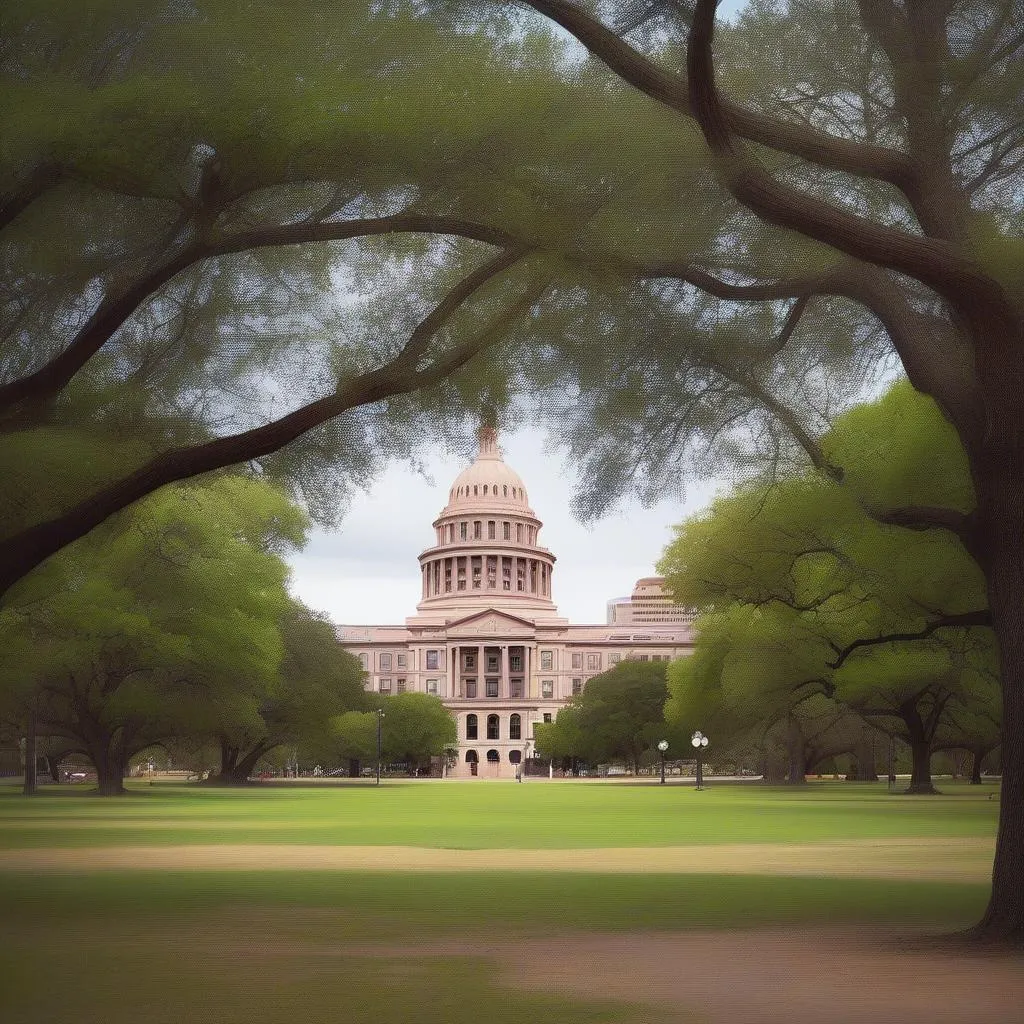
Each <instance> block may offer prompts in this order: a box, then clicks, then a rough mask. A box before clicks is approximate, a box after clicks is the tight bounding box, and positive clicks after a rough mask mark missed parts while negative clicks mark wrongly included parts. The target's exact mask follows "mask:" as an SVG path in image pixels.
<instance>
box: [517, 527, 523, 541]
mask: <svg viewBox="0 0 1024 1024" xmlns="http://www.w3.org/2000/svg"><path fill="white" fill-rule="evenodd" d="M516 543H517V544H522V543H523V524H522V523H516Z"/></svg>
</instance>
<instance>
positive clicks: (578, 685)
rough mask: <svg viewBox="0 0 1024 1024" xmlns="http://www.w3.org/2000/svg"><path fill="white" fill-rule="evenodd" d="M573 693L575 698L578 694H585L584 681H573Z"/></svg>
mask: <svg viewBox="0 0 1024 1024" xmlns="http://www.w3.org/2000/svg"><path fill="white" fill-rule="evenodd" d="M572 692H573V696H575V695H576V694H577V693H582V692H583V680H582V679H574V680H573V681H572Z"/></svg>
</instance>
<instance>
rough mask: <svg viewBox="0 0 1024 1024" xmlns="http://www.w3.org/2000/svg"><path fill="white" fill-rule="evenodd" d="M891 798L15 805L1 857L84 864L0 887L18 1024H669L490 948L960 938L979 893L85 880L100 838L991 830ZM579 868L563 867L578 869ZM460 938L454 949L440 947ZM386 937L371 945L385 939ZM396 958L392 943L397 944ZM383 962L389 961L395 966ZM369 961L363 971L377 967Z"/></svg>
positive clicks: (213, 794)
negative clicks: (724, 933) (867, 931)
mask: <svg viewBox="0 0 1024 1024" xmlns="http://www.w3.org/2000/svg"><path fill="white" fill-rule="evenodd" d="M948 788H949V790H950V792H949V794H948V795H946V796H943V797H935V798H906V797H895V796H889V795H888V794H887V793H886V792H885V787H884V786H876V787H867V786H848V785H843V784H839V783H829V784H820V785H811V786H809V787H808V788H807V789H806V791H801V792H792V791H788V790H783V789H776V790H772V789H764V788H761V787H759V786H728V787H726V786H720V787H713V788H711V789H709V790H707V791H706V792H704V793H695V792H694V791H693V790H692V789H691V788H689V787H684V786H665V787H660V786H657V785H647V786H630V785H621V784H612V785H605V784H589V783H588V784H577V783H571V784H553V785H549V784H532V785H531V784H527V785H523V786H516V785H515V784H510V785H503V784H480V785H472V784H449V785H444V784H409V785H403V784H401V783H394V782H392V783H388V784H386V785H384V786H382V787H381V788H380V789H379V790H376V789H374V788H369V787H359V786H338V787H317V788H314V787H308V788H304V787H284V786H282V787H271V788H265V789H258V788H257V789H251V790H242V791H218V790H210V789H205V788H198V787H184V786H170V785H168V786H159V785H158V786H154V787H149V786H145V785H144V786H141V787H139V788H138V789H136V790H135V791H134V792H133V793H131V794H129V795H128V796H126V797H123V798H119V799H99V798H97V797H95V796H92V795H89V794H88V793H86V792H85V791H84V790H77V789H76V790H67V789H64V790H62V791H58V790H56V789H48V790H47V791H45V792H44V794H43V795H41V796H40V797H39V798H38V799H34V800H25V799H23V798H21V797H20V796H19V795H17V794H16V793H15V792H13V791H7V792H3V791H0V792H2V795H0V842H2V843H3V845H5V846H6V847H8V848H18V847H21V848H30V849H32V848H40V847H44V846H56V847H72V848H75V849H81V850H82V855H83V867H82V869H81V870H79V871H76V872H72V873H59V872H58V873H45V872H38V871H32V870H27V871H26V870H21V871H10V872H0V1019H2V1020H3V1021H4V1024H48V1022H53V1024H58V1022H60V1024H63V1022H65V1021H74V1022H75V1024H122V1022H123V1024H129V1022H136V1021H145V1022H146V1024H165V1022H166V1024H181V1022H182V1021H191V1020H196V1021H203V1022H206V1021H209V1022H211V1024H213V1022H216V1024H236V1022H237V1024H286V1022H287V1024H291V1022H293V1021H295V1020H298V1021H301V1022H302V1024H321V1022H323V1024H327V1022H331V1024H333V1022H335V1021H345V1022H346V1024H392V1022H393V1024H404V1022H406V1021H417V1022H424V1024H434V1022H437V1024H447V1022H451V1024H470V1022H477V1021H479V1020H481V1019H486V1020H487V1021H488V1022H489V1024H514V1022H518V1021H521V1020H524V1019H525V1020H534V1019H542V1020H557V1021H558V1022H559V1024H598V1022H607V1024H640V1022H648V1024H662V1022H667V1021H669V1020H672V1021H687V1022H688V1021H694V1022H697V1021H699V1020H700V1019H701V1017H700V1016H699V1014H694V1013H692V1012H691V1010H690V1008H688V1007H673V1008H671V1011H669V1010H668V1009H666V1008H665V1007H664V1006H661V1007H659V1006H650V1005H644V1004H643V1003H642V1000H641V1001H638V1002H637V1003H630V1004H623V1003H614V1002H609V1001H608V1000H604V999H598V998H594V999H583V1000H581V999H571V998H561V997H558V996H557V995H553V994H546V993H543V992H530V991H527V990H524V989H520V988H513V987H511V986H510V985H509V984H508V983H507V982H506V981H505V980H503V976H502V971H501V966H502V965H501V957H500V955H499V954H493V953H492V954H486V955H485V954H483V953H480V954H475V953H474V952H473V950H474V949H475V945H476V944H478V943H486V942H493V941H496V940H501V941H503V940H518V941H521V940H524V939H525V940H529V938H530V937H533V936H564V937H565V939H564V941H565V945H566V948H570V947H571V945H572V942H573V936H574V935H583V934H585V933H594V932H612V933H621V934H622V938H623V942H630V943H632V942H635V941H637V939H636V936H637V935H639V934H640V933H642V932H645V931H648V932H649V931H673V930H679V929H708V928H711V929H718V928H750V927H758V926H769V925H770V926H779V925H787V926H793V927H802V926H808V925H814V924H829V925H835V924H843V923H880V924H887V925H896V926H898V927H900V928H906V929H907V930H908V931H913V930H914V929H915V928H919V927H928V928H935V927H938V928H942V929H956V928H960V927H963V926H965V925H967V924H969V923H971V922H972V921H974V920H976V919H977V917H978V915H979V914H980V913H981V910H982V909H983V907H984V904H985V899H986V896H987V887H986V886H984V885H966V884H951V883H938V882H913V881H898V880H887V881H882V880H872V879H862V878H831V877H829V878H792V877H771V876H750V875H732V876H727V875H697V874H687V875H683V874H679V875H668V874H647V873H643V871H642V864H639V865H638V867H640V868H641V870H638V871H637V872H636V873H634V874H617V875H600V874H584V873H580V874H572V873H550V874H549V873H539V872H536V873H528V872H517V873H512V872H498V871H495V872H467V873H448V874H432V873H403V872H401V871H394V870H382V871H380V872H366V871H363V872H357V871H327V870H310V871H301V872H299V871H289V870H276V871H273V872H260V871H197V870H192V871H185V870H182V871H172V872H167V871H149V870H135V871H131V872H124V873H119V872H113V871H106V872H104V871H95V872H93V871H90V870H88V868H87V867H86V866H85V858H86V857H87V851H86V850H85V849H84V848H85V847H88V846H95V845H101V844H103V845H105V844H115V845H124V846H128V845H132V844H140V843H141V844H146V845H152V844H160V843H166V844H180V843H219V842H230V843H246V842H261V843H266V842H288V843H318V844H323V843H341V844H372V845H388V844H402V845H405V844H409V845H418V846H433V847H442V848H464V847H477V848H482V847H494V848H502V847H512V848H529V847H536V848H559V847H563V848H566V849H571V848H573V847H612V846H630V845H633V846H649V845H668V844H671V845H676V844H683V843H730V842H735V843H745V842H752V841H756V842H766V841H772V842H780V843H807V842H814V841H816V840H820V841H832V840H840V839H857V838H899V837H901V836H905V837H908V838H914V839H917V840H919V839H920V838H921V837H928V836H936V837H967V836H977V837H989V836H991V835H992V834H993V833H994V829H995V822H996V812H997V802H996V801H995V800H990V799H989V798H988V797H989V794H990V793H991V792H992V790H991V789H989V788H987V787H986V788H985V789H983V790H981V791H979V790H978V789H977V788H976V787H975V788H969V787H966V786H963V787H959V786H958V787H948ZM566 856H567V857H570V858H571V856H572V854H571V853H567V854H566ZM445 942H448V943H452V942H464V943H466V949H464V950H462V951H461V952H459V953H457V954H452V953H450V952H449V953H445V954H443V955H431V954H433V953H434V952H435V951H436V949H437V947H439V945H440V944H442V943H445ZM375 944H376V946H377V948H376V949H373V948H372V947H373V946H374V945H375ZM395 947H401V950H396V949H395ZM389 950H393V951H392V952H389ZM371 955H372V956H371Z"/></svg>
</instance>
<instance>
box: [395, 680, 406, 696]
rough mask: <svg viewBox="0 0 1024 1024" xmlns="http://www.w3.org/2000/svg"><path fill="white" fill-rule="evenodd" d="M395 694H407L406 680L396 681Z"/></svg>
mask: <svg viewBox="0 0 1024 1024" xmlns="http://www.w3.org/2000/svg"><path fill="white" fill-rule="evenodd" d="M395 692H396V693H405V680H404V679H396V680H395Z"/></svg>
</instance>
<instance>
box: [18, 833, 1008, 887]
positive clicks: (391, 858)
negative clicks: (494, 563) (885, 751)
mask: <svg viewBox="0 0 1024 1024" xmlns="http://www.w3.org/2000/svg"><path fill="white" fill-rule="evenodd" d="M993 850H994V843H993V841H992V840H990V839H979V838H975V837H971V838H963V839H951V838H935V839H921V838H918V839H877V840H859V841H852V842H841V843H805V844H786V843H744V844H739V843H736V844H720V845H707V846H657V847H616V848H603V849H571V850H445V849H437V848H425V847H413V846H312V845H294V844H284V843H281V844H246V845H238V844H230V843H225V844H219V845H205V844H204V845H175V846H117V847H87V848H83V849H57V848H44V849H19V850H0V871H19V870H21V871H23V870H33V871H76V872H77V871H104V870H117V871H124V870H131V869H138V870H161V871H180V870H196V871H211V870H238V871H252V870H261V871H266V870H275V869H279V870H287V871H296V870H338V871H352V870H357V871H363V870H370V871H372V870H380V871H396V870H398V871H431V872H433V871H459V872H462V871H568V872H609V873H628V874H638V873H639V874H642V873H669V874H676V873H682V874H686V873H691V874H692V873H714V874H722V873H725V874H765V875H801V876H808V877H813V876H817V877H843V878H913V879H919V880H928V881H947V882H985V881H987V880H988V879H989V877H990V875H991V870H992V854H993Z"/></svg>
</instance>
